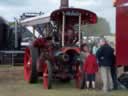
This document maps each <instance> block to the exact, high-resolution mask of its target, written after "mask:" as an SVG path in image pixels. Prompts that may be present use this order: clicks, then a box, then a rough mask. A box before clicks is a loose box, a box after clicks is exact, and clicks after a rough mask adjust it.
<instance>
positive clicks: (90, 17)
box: [50, 8, 97, 24]
mask: <svg viewBox="0 0 128 96" xmlns="http://www.w3.org/2000/svg"><path fill="white" fill-rule="evenodd" d="M63 13H64V14H65V15H66V16H69V17H71V18H74V19H75V17H77V18H78V16H79V15H80V14H81V21H82V23H83V24H86V23H89V24H94V23H96V22H97V16H96V14H95V13H93V12H91V11H88V10H84V9H78V8H63V9H59V10H55V11H53V12H52V13H51V16H50V18H51V20H53V21H60V20H62V16H63ZM76 20H77V21H78V19H76ZM74 22H76V21H75V20H74Z"/></svg>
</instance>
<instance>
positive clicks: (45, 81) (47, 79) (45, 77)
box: [43, 61, 52, 89]
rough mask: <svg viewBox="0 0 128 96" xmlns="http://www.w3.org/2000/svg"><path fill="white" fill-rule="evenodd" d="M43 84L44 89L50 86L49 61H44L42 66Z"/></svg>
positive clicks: (50, 68) (50, 71)
mask: <svg viewBox="0 0 128 96" xmlns="http://www.w3.org/2000/svg"><path fill="white" fill-rule="evenodd" d="M43 69H44V72H43V86H44V88H45V89H51V88H52V66H51V63H50V62H49V61H46V62H45V64H44V66H43Z"/></svg>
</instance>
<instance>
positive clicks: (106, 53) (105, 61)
mask: <svg viewBox="0 0 128 96" xmlns="http://www.w3.org/2000/svg"><path fill="white" fill-rule="evenodd" d="M99 45H100V48H99V49H98V51H97V53H96V57H97V59H98V63H99V66H100V73H101V78H102V81H103V88H102V89H103V91H104V92H107V91H109V90H111V89H112V87H113V83H112V78H111V66H112V65H113V59H114V57H113V56H114V49H113V48H112V47H111V46H109V45H108V44H107V41H106V40H105V39H100V41H99Z"/></svg>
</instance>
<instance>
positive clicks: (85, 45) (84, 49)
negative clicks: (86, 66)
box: [80, 44, 88, 64]
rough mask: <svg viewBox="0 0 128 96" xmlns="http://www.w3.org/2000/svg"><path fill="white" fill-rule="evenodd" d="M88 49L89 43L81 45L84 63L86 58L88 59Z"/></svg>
mask: <svg viewBox="0 0 128 96" xmlns="http://www.w3.org/2000/svg"><path fill="white" fill-rule="evenodd" d="M87 51H88V47H87V44H82V45H81V54H80V55H81V61H82V64H83V63H84V61H85V59H86V52H87Z"/></svg>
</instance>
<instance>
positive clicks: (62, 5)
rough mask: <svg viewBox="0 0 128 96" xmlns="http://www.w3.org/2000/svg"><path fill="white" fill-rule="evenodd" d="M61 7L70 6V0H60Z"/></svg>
mask: <svg viewBox="0 0 128 96" xmlns="http://www.w3.org/2000/svg"><path fill="white" fill-rule="evenodd" d="M60 4H61V5H60V8H68V7H69V1H68V0H61V2H60Z"/></svg>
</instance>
